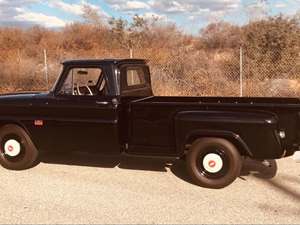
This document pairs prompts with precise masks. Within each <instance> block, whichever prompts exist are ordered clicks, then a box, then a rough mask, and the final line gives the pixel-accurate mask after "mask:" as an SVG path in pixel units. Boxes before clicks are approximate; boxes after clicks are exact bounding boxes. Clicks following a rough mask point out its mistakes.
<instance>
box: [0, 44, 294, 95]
mask: <svg viewBox="0 0 300 225" xmlns="http://www.w3.org/2000/svg"><path fill="white" fill-rule="evenodd" d="M131 54H132V52H131ZM116 56H117V57H116ZM129 57H130V51H127V50H124V49H123V50H117V51H115V52H114V51H111V52H101V53H97V54H96V55H92V56H90V55H84V54H82V53H78V55H75V54H72V53H63V54H62V55H61V56H59V59H49V60H47V58H46V57H45V54H44V51H41V54H40V57H39V60H38V61H36V60H35V59H30V58H22V57H20V59H19V60H18V62H15V61H12V63H11V64H5V65H1V67H2V68H3V69H2V71H1V72H0V78H1V80H2V90H1V91H2V92H12V91H29V90H46V89H47V86H48V82H49V85H50V86H51V85H53V83H54V81H55V80H56V78H57V76H58V75H59V71H60V67H61V66H60V62H61V61H63V60H66V59H72V58H129ZM133 57H135V58H143V59H147V60H148V63H149V65H150V67H151V74H152V83H153V89H154V93H155V95H160V96H243V97H252V96H255V97H300V53H298V54H291V53H289V52H288V51H285V50H282V51H280V52H267V53H264V54H262V53H261V52H260V51H259V50H257V49H251V48H247V47H241V48H240V49H215V50H209V51H208V50H195V49H193V47H182V48H180V49H172V50H168V51H166V50H165V49H140V50H135V51H134V54H133ZM45 62H47V65H45V64H44V63H45ZM45 66H47V69H46V67H45ZM11 71H14V72H15V75H12V74H11Z"/></svg>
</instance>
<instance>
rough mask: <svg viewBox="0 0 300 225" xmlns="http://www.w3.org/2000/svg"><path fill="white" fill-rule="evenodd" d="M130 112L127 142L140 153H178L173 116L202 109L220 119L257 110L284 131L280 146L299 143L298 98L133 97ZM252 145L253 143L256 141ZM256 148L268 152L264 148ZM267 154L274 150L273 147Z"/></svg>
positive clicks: (254, 113) (290, 147)
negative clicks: (284, 135)
mask: <svg viewBox="0 0 300 225" xmlns="http://www.w3.org/2000/svg"><path fill="white" fill-rule="evenodd" d="M129 112H130V115H129V118H130V121H131V122H130V123H131V124H130V132H129V134H130V137H129V139H130V141H129V143H130V145H131V146H132V148H131V150H132V151H133V153H136V152H137V151H144V152H142V154H147V153H149V154H150V153H151V154H164V155H177V154H178V152H176V145H175V142H174V140H175V139H176V138H175V137H176V135H178V134H176V133H175V127H176V118H177V115H178V114H180V113H182V112H196V113H197V112H199V113H202V115H204V114H203V113H204V112H205V113H206V114H207V115H208V116H209V115H211V114H214V118H219V120H220V121H222V118H225V117H226V115H230V116H231V117H233V118H234V119H239V118H243V117H248V118H250V119H252V118H257V115H258V114H267V115H269V116H270V118H274V120H276V121H277V122H276V124H277V125H276V126H278V127H277V128H276V129H280V130H284V131H285V133H286V138H285V139H284V140H283V141H284V142H283V146H282V148H284V149H287V150H290V153H292V151H293V149H294V146H295V145H297V144H298V143H300V99H298V98H230V97H229V98H226V97H147V98H142V99H138V100H134V101H132V102H131V103H130V110H129ZM216 116H217V117H216ZM220 118H221V119H220ZM224 120H225V119H224ZM216 121H218V119H216ZM219 126H220V125H219V124H214V125H213V128H214V129H217V128H218V127H219ZM225 126H226V125H225ZM201 127H202V128H203V126H201V124H200V125H199V129H201ZM180 130H183V129H180ZM242 130H243V131H245V130H247V129H246V128H243V129H242ZM251 132H252V131H251ZM249 135H250V133H249ZM245 136H247V134H245ZM255 140H258V138H257V137H256V139H255ZM259 142H262V143H263V142H264V141H263V140H260V141H259ZM257 144H259V143H257ZM253 145H254V146H255V143H253ZM143 146H147V148H146V147H145V148H143ZM253 148H255V147H253ZM262 148H263V145H262ZM258 151H261V152H264V153H268V152H267V150H264V151H262V150H258ZM139 153H141V152H139ZM279 153H280V152H279ZM279 153H278V156H279ZM269 154H270V155H271V154H273V153H272V150H270V152H269ZM280 154H282V152H281V153H280Z"/></svg>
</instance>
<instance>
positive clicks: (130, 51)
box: [129, 48, 133, 59]
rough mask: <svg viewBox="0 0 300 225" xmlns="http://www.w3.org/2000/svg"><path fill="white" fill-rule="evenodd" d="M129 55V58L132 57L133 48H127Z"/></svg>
mask: <svg viewBox="0 0 300 225" xmlns="http://www.w3.org/2000/svg"><path fill="white" fill-rule="evenodd" d="M129 55H130V58H131V59H133V48H130V49H129Z"/></svg>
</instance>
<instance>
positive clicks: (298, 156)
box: [293, 151, 300, 163]
mask: <svg viewBox="0 0 300 225" xmlns="http://www.w3.org/2000/svg"><path fill="white" fill-rule="evenodd" d="M293 159H294V160H295V161H296V162H297V163H300V151H297V152H295V154H294V156H293Z"/></svg>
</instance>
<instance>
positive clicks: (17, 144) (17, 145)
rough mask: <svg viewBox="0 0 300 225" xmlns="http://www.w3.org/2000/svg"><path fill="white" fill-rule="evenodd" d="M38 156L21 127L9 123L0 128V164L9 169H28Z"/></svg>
mask: <svg viewBox="0 0 300 225" xmlns="http://www.w3.org/2000/svg"><path fill="white" fill-rule="evenodd" d="M37 158H38V151H37V149H36V147H35V146H34V144H33V142H32V141H31V139H30V137H29V136H28V134H27V133H26V131H25V130H24V129H22V128H21V127H19V126H17V125H14V124H10V125H5V126H3V127H1V129H0V164H1V165H2V166H3V167H5V168H7V169H11V170H22V169H28V168H30V167H31V166H33V165H34V163H35V162H36V160H37Z"/></svg>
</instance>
